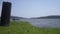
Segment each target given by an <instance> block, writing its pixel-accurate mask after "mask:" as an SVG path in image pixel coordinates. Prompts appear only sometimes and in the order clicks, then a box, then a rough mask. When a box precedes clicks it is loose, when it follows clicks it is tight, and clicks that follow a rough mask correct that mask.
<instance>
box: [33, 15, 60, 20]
mask: <svg viewBox="0 0 60 34" xmlns="http://www.w3.org/2000/svg"><path fill="white" fill-rule="evenodd" d="M32 19H60V15H51V16H45V17H35V18H32Z"/></svg>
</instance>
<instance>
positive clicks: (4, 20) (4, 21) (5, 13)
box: [0, 2, 11, 26]
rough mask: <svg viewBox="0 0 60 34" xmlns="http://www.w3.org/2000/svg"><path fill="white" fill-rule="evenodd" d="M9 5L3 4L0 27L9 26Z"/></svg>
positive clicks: (8, 3) (7, 3)
mask: <svg viewBox="0 0 60 34" xmlns="http://www.w3.org/2000/svg"><path fill="white" fill-rule="evenodd" d="M10 13H11V3H10V2H3V6H2V14H1V23H0V26H9V22H10Z"/></svg>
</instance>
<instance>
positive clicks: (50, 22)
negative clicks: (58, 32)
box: [21, 19, 60, 28]
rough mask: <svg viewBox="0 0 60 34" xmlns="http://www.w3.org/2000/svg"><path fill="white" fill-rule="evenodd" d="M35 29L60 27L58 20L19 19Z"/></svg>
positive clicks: (59, 20)
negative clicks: (35, 27)
mask: <svg viewBox="0 0 60 34" xmlns="http://www.w3.org/2000/svg"><path fill="white" fill-rule="evenodd" d="M21 21H27V22H29V23H30V24H32V25H33V26H37V27H56V28H58V27H60V19H21Z"/></svg>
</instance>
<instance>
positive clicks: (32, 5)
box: [0, 0, 60, 18]
mask: <svg viewBox="0 0 60 34" xmlns="http://www.w3.org/2000/svg"><path fill="white" fill-rule="evenodd" d="M2 2H3V0H0V14H1V6H2ZM10 2H11V3H12V10H11V15H12V16H19V17H28V18H29V17H41V16H47V15H60V0H10Z"/></svg>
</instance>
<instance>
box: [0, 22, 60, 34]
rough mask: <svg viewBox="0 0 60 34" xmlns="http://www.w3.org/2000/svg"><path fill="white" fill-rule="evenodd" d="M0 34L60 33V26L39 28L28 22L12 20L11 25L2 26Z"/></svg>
mask: <svg viewBox="0 0 60 34" xmlns="http://www.w3.org/2000/svg"><path fill="white" fill-rule="evenodd" d="M0 34H60V28H37V27H33V26H32V25H31V24H29V23H28V22H11V23H10V26H9V27H1V26H0Z"/></svg>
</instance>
